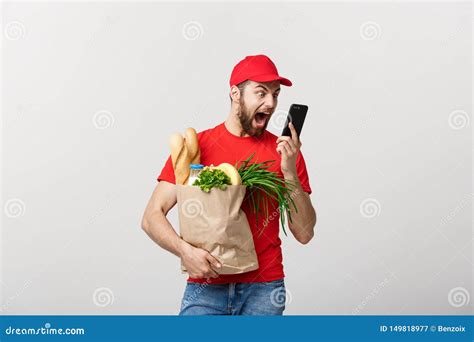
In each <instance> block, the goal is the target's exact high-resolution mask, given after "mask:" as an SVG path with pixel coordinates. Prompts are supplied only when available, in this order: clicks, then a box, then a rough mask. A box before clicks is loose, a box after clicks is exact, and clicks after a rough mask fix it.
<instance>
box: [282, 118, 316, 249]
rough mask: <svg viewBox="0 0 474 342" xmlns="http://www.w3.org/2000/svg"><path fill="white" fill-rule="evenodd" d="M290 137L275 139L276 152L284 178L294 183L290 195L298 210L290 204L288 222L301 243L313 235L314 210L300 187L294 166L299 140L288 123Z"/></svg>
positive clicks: (293, 128) (314, 223) (299, 146)
mask: <svg viewBox="0 0 474 342" xmlns="http://www.w3.org/2000/svg"><path fill="white" fill-rule="evenodd" d="M288 126H289V128H290V131H291V137H287V136H280V137H278V139H277V141H276V142H277V148H276V150H277V152H278V153H280V154H281V171H282V173H283V176H284V178H285V180H288V181H291V182H293V183H294V184H295V189H293V191H292V192H291V194H290V196H291V198H292V199H293V201H294V202H295V205H296V208H297V209H298V212H296V211H295V210H294V209H292V208H291V206H290V211H291V218H292V222H288V225H289V226H290V230H291V232H292V233H293V235H294V236H295V238H296V240H298V241H299V242H301V243H302V244H307V243H308V242H309V241H311V239H312V238H313V236H314V226H315V225H316V210H314V208H313V204H312V203H311V199H310V197H309V194H308V193H306V192H304V190H303V189H302V188H301V183H300V180H299V178H298V171H297V168H296V159H297V157H298V153H299V151H300V148H301V141H300V140H299V138H298V134H297V133H296V130H295V127H294V126H293V123H292V122H290V123H289V125H288Z"/></svg>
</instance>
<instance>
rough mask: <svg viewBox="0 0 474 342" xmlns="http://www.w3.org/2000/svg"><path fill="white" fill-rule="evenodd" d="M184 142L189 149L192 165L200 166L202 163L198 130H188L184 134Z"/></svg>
mask: <svg viewBox="0 0 474 342" xmlns="http://www.w3.org/2000/svg"><path fill="white" fill-rule="evenodd" d="M184 136H185V138H184V142H185V144H186V147H187V149H188V154H189V158H191V164H199V163H200V162H201V150H200V149H199V141H198V137H197V133H196V130H195V129H194V128H191V127H189V128H187V129H186V131H185V132H184Z"/></svg>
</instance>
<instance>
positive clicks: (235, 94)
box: [230, 85, 240, 101]
mask: <svg viewBox="0 0 474 342" xmlns="http://www.w3.org/2000/svg"><path fill="white" fill-rule="evenodd" d="M230 98H231V99H232V101H239V100H240V90H239V88H237V86H235V85H233V86H232V87H231V88H230Z"/></svg>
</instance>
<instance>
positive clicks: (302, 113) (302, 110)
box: [281, 104, 308, 138]
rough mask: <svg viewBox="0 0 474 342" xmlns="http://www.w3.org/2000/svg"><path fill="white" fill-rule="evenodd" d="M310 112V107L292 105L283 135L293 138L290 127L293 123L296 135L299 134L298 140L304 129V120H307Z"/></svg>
mask: <svg viewBox="0 0 474 342" xmlns="http://www.w3.org/2000/svg"><path fill="white" fill-rule="evenodd" d="M307 112H308V106H305V105H302V104H292V105H291V106H290V110H289V111H288V117H287V118H286V123H285V128H283V132H282V133H281V135H286V136H287V137H291V131H290V127H288V124H289V123H290V122H292V123H293V126H295V129H296V133H298V138H299V137H300V135H301V130H302V129H303V123H304V119H305V118H306V113H307Z"/></svg>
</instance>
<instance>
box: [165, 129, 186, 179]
mask: <svg viewBox="0 0 474 342" xmlns="http://www.w3.org/2000/svg"><path fill="white" fill-rule="evenodd" d="M169 145H170V149H171V161H172V163H173V169H174V176H175V180H176V184H181V185H184V184H186V182H187V180H188V177H189V164H190V162H191V159H190V158H189V153H188V149H187V147H186V144H185V143H184V138H183V136H182V135H181V134H179V133H174V134H172V135H171V137H170V140H169Z"/></svg>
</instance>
